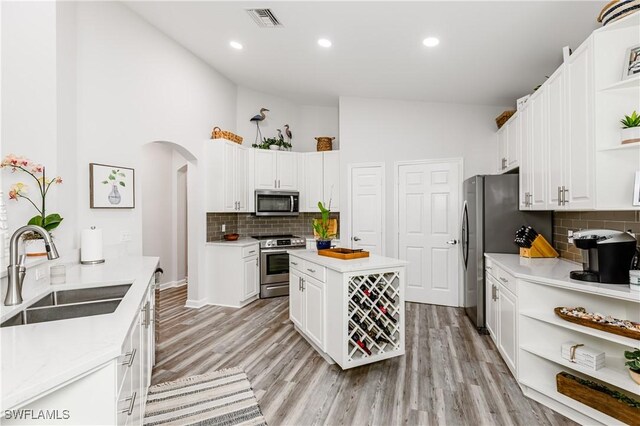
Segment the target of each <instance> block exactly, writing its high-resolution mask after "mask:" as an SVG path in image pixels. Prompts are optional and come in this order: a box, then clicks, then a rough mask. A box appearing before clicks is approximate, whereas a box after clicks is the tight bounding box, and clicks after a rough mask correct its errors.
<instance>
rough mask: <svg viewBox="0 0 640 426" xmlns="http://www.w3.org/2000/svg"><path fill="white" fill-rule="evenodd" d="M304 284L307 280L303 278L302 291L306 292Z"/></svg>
mask: <svg viewBox="0 0 640 426" xmlns="http://www.w3.org/2000/svg"><path fill="white" fill-rule="evenodd" d="M304 284H305V279H304V278H302V291H304Z"/></svg>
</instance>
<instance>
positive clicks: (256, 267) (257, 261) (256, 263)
mask: <svg viewBox="0 0 640 426" xmlns="http://www.w3.org/2000/svg"><path fill="white" fill-rule="evenodd" d="M257 267H258V258H256V268H257Z"/></svg>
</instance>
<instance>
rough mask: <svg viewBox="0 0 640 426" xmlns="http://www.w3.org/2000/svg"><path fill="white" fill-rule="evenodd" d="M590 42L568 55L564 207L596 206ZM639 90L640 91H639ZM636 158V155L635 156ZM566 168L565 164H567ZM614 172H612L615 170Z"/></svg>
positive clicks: (585, 207)
mask: <svg viewBox="0 0 640 426" xmlns="http://www.w3.org/2000/svg"><path fill="white" fill-rule="evenodd" d="M590 49H591V44H590V43H584V44H583V45H582V46H581V47H580V49H578V50H576V51H575V52H574V53H573V54H572V55H571V56H570V58H569V62H568V70H567V95H568V96H567V99H569V108H568V116H567V120H565V124H568V136H567V137H568V140H567V144H566V151H565V156H566V161H565V163H566V165H568V167H567V173H565V182H564V183H563V185H565V189H566V191H567V192H566V194H565V197H564V198H565V201H566V202H567V203H566V205H565V208H567V209H572V210H576V209H588V208H593V207H594V203H595V197H594V173H593V171H594V165H593V163H594V150H595V149H594V148H595V147H594V143H595V139H594V132H593V122H592V120H591V117H593V64H592V57H591V50H590ZM636 93H637V92H636ZM636 158H637V157H636ZM565 167H566V166H565ZM612 172H613V171H612Z"/></svg>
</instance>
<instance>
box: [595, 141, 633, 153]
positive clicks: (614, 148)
mask: <svg viewBox="0 0 640 426" xmlns="http://www.w3.org/2000/svg"><path fill="white" fill-rule="evenodd" d="M638 148H640V142H634V143H625V144H619V145H616V146H612V147H610V148H600V149H599V150H598V151H600V152H602V151H619V150H623V149H624V150H626V149H638Z"/></svg>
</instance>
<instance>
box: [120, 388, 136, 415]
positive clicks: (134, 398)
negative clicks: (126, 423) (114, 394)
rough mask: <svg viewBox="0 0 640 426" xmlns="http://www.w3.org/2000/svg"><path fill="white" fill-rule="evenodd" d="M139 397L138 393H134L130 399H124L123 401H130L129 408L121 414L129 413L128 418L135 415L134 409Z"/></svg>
mask: <svg viewBox="0 0 640 426" xmlns="http://www.w3.org/2000/svg"><path fill="white" fill-rule="evenodd" d="M137 396H138V392H134V393H133V394H132V395H131V396H130V397H129V398H126V399H123V401H129V406H128V407H127V408H125V409H124V410H122V411H120V412H121V413H127V416H130V415H131V413H133V407H134V406H135V405H136V397H137Z"/></svg>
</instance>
